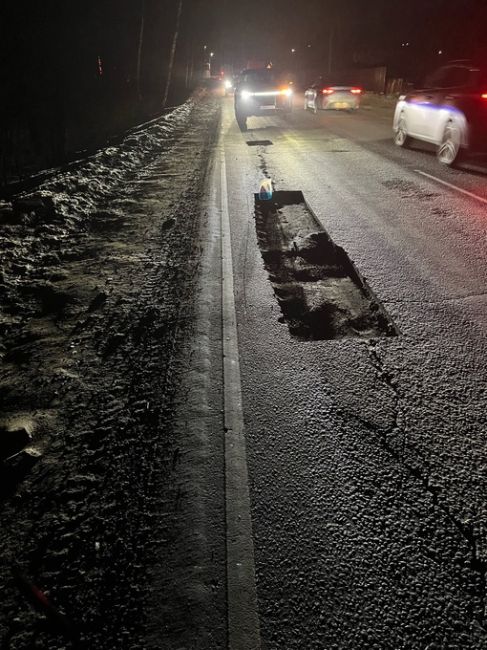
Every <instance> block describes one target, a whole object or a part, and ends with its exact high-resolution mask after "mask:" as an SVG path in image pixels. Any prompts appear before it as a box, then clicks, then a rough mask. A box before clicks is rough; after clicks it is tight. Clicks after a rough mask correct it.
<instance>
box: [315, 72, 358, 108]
mask: <svg viewBox="0 0 487 650" xmlns="http://www.w3.org/2000/svg"><path fill="white" fill-rule="evenodd" d="M337 81H338V80H334V81H332V80H330V79H327V77H326V76H323V77H319V78H318V79H317V80H316V81H315V82H314V83H313V84H312V85H311V86H310V87H309V88H307V89H306V91H305V93H304V109H305V110H308V109H309V108H310V109H312V110H313V111H314V112H315V113H316V111H318V110H323V111H326V110H330V109H331V110H345V111H355V110H357V109H358V107H359V106H360V97H361V95H362V88H360V87H358V86H350V85H346V84H343V83H340V82H339V81H338V83H337Z"/></svg>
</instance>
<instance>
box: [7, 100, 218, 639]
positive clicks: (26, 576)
mask: <svg viewBox="0 0 487 650" xmlns="http://www.w3.org/2000/svg"><path fill="white" fill-rule="evenodd" d="M218 123H219V102H218V100H216V99H215V98H212V97H211V96H203V97H199V98H197V99H194V100H191V102H190V103H189V104H188V105H187V106H186V108H185V109H184V110H181V111H180V114H179V117H178V119H177V120H176V121H175V126H174V124H172V123H171V122H170V121H167V120H164V119H163V120H162V122H161V123H160V124H156V125H154V124H153V125H151V126H150V127H149V128H148V130H146V131H141V132H139V133H138V134H137V135H136V136H131V137H132V140H130V139H128V141H127V142H125V143H124V145H123V147H122V148H121V150H119V151H115V150H110V151H106V152H105V153H103V152H101V154H100V155H99V156H98V157H97V158H95V159H94V160H92V161H91V162H90V164H91V167H92V168H91V171H90V169H88V170H85V171H86V173H85V175H84V176H83V175H79V174H78V176H76V177H68V178H67V177H63V178H59V179H56V180H55V181H54V185H53V184H52V183H51V185H50V186H49V187H44V188H42V190H41V191H39V192H37V193H36V194H34V195H30V196H28V197H23V199H22V200H20V201H18V202H17V204H16V205H14V206H11V205H8V204H2V205H1V206H0V244H1V248H2V251H3V253H2V260H1V267H0V294H1V298H2V302H1V304H2V311H1V320H0V334H1V336H2V338H1V341H0V355H1V358H2V367H1V371H0V391H1V403H0V417H1V421H0V427H1V428H0V450H1V451H2V452H3V456H4V457H5V456H9V452H12V453H14V452H15V451H17V449H18V447H23V446H24V445H26V447H25V448H24V450H23V451H22V452H21V453H20V454H17V455H15V456H14V457H12V458H9V459H7V460H3V462H2V463H1V464H0V470H1V471H0V474H1V479H0V490H1V501H0V508H1V511H2V526H1V528H0V546H1V548H2V558H3V560H4V561H3V562H2V565H1V567H0V580H1V582H2V584H3V585H4V588H3V591H2V599H1V604H0V639H1V640H2V642H3V645H2V647H6V648H12V649H13V648H26V647H30V648H56V649H57V648H60V647H74V645H72V643H71V642H70V641H69V637H70V636H73V637H78V638H79V642H78V644H77V645H76V647H83V648H95V647H97V648H100V649H102V648H106V649H107V650H113V648H131V649H135V648H146V647H149V646H148V645H147V644H146V642H145V641H144V633H145V630H146V629H147V627H150V626H151V624H152V622H151V620H149V619H150V616H151V602H150V601H151V575H152V569H153V566H154V563H155V559H154V558H156V557H159V558H160V557H161V556H163V555H164V552H165V549H166V547H167V543H168V539H170V536H171V518H172V513H174V512H176V511H177V509H178V499H179V498H180V495H179V494H178V492H177V490H175V489H174V481H173V474H174V471H175V468H177V463H178V453H179V452H178V445H177V441H176V440H175V437H174V436H175V432H174V427H173V416H174V397H175V395H176V394H177V390H178V386H179V382H180V378H181V373H182V370H183V368H184V360H182V359H181V354H180V351H181V350H182V349H183V348H184V343H185V341H186V340H187V339H188V337H189V336H190V334H191V327H192V322H193V298H194V293H195V287H196V279H197V276H198V271H199V259H200V253H201V249H200V246H199V232H200V226H201V223H200V221H201V211H202V207H201V206H202V197H203V192H204V181H205V177H206V172H207V165H208V162H207V161H208V159H209V154H210V152H211V148H212V145H213V142H214V138H215V137H216V133H217V126H218ZM83 182H85V183H86V186H85V188H83ZM12 569H14V571H15V570H16V571H17V579H16V580H15V579H14V577H13V574H12ZM159 570H160V568H159ZM31 585H35V586H37V587H38V588H39V589H42V591H43V592H44V593H45V594H47V595H48V598H49V600H50V602H51V603H52V604H53V605H54V606H55V607H56V609H57V610H59V611H62V612H63V613H65V614H66V615H67V617H68V618H67V619H64V618H62V620H61V619H60V618H59V617H56V615H51V617H50V620H49V619H48V620H47V622H46V617H45V616H44V614H45V611H46V610H45V606H44V605H43V604H42V602H39V597H38V595H37V596H36V595H35V594H34V596H33V595H32V593H33V592H32V590H31V592H30V596H29V594H27V597H26V592H28V591H29V589H31ZM171 596H172V595H171V594H168V598H170V597H171ZM32 597H33V598H34V600H36V598H37V601H36V602H37V605H38V608H40V610H41V612H42V613H39V614H36V613H35V612H34V610H33V609H32V608H31V607H30V606H29V604H28V600H29V598H30V599H31V600H32ZM41 600H42V598H41ZM63 630H64V631H63ZM154 647H156V646H154Z"/></svg>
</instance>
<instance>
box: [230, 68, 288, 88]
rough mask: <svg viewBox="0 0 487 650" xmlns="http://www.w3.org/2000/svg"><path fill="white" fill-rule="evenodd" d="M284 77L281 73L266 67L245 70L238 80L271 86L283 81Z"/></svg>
mask: <svg viewBox="0 0 487 650" xmlns="http://www.w3.org/2000/svg"><path fill="white" fill-rule="evenodd" d="M284 81H285V79H284V78H283V75H282V73H279V72H276V71H275V70H268V69H267V68H264V69H259V70H245V71H244V72H243V73H242V74H241V76H240V82H241V83H244V84H252V85H253V84H258V85H269V86H273V85H276V84H279V83H283V82H284Z"/></svg>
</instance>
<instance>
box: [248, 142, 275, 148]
mask: <svg viewBox="0 0 487 650" xmlns="http://www.w3.org/2000/svg"><path fill="white" fill-rule="evenodd" d="M247 144H248V145H249V147H268V146H269V145H271V144H272V141H271V140H247Z"/></svg>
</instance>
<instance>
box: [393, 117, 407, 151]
mask: <svg viewBox="0 0 487 650" xmlns="http://www.w3.org/2000/svg"><path fill="white" fill-rule="evenodd" d="M394 144H396V145H397V146H398V147H404V148H405V147H409V145H410V144H411V138H410V137H409V135H408V132H407V128H406V119H405V117H404V115H401V116H400V117H399V122H398V123H397V129H396V133H395V135H394Z"/></svg>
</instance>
